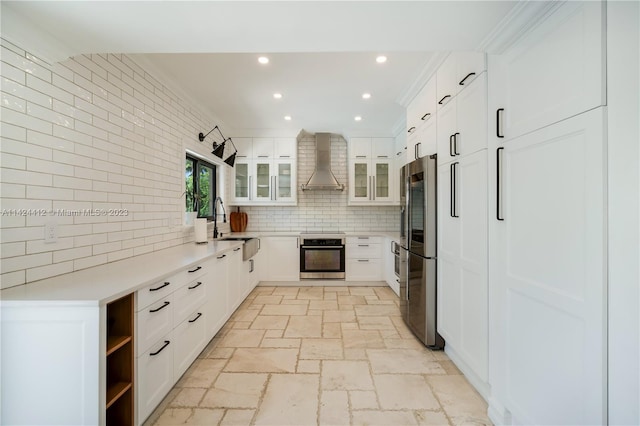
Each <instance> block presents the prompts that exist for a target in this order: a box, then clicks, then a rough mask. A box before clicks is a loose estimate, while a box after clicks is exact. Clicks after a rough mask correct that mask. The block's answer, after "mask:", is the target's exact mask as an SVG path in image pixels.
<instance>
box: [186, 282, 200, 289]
mask: <svg viewBox="0 0 640 426" xmlns="http://www.w3.org/2000/svg"><path fill="white" fill-rule="evenodd" d="M201 285H202V281H198V284H196V285H194V286H193V287H187V288H188V289H189V290H193V289H194V288H198V287H200V286H201Z"/></svg>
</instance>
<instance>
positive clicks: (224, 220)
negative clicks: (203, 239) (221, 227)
mask: <svg viewBox="0 0 640 426" xmlns="http://www.w3.org/2000/svg"><path fill="white" fill-rule="evenodd" d="M218 202H220V207H222V223H227V212H226V211H225V210H224V204H222V198H220V197H216V199H215V200H213V239H214V240H215V239H216V238H218V209H217V208H216V206H217V205H218Z"/></svg>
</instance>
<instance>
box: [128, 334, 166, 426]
mask: <svg viewBox="0 0 640 426" xmlns="http://www.w3.org/2000/svg"><path fill="white" fill-rule="evenodd" d="M172 345H173V346H175V341H174V339H173V332H169V333H168V334H166V335H165V336H164V337H163V338H162V339H161V340H159V341H158V342H157V343H156V344H154V345H153V346H151V347H150V348H149V349H148V350H145V351H143V352H142V353H138V358H137V377H138V380H137V381H136V385H137V387H138V397H137V402H138V404H137V413H138V423H137V424H139V425H141V424H142V423H143V422H144V421H145V419H146V418H147V417H149V414H151V412H152V411H153V410H154V409H155V408H156V406H157V405H158V404H159V403H160V401H162V399H163V398H164V396H165V395H166V394H167V393H168V392H169V391H170V390H171V387H172V386H173V384H174V383H175V381H174V377H173V346H172Z"/></svg>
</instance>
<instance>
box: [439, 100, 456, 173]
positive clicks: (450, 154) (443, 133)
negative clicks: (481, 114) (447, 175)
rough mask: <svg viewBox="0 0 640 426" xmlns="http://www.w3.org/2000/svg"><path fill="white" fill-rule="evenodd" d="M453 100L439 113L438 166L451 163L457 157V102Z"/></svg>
mask: <svg viewBox="0 0 640 426" xmlns="http://www.w3.org/2000/svg"><path fill="white" fill-rule="evenodd" d="M456 101H457V100H456V98H454V99H453V100H451V101H450V102H448V103H447V105H445V106H444V108H441V109H440V110H439V111H438V116H437V118H438V128H437V142H438V164H444V163H449V162H451V161H453V160H454V158H455V157H456V152H455V150H454V148H455V146H454V142H453V139H454V138H455V137H456V136H457V135H456V133H457V132H458V131H457V125H458V123H457V105H456V104H457V102H456Z"/></svg>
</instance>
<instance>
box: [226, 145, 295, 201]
mask: <svg viewBox="0 0 640 426" xmlns="http://www.w3.org/2000/svg"><path fill="white" fill-rule="evenodd" d="M236 140H237V141H238V142H236ZM233 141H234V143H235V144H236V148H237V149H238V159H237V160H236V163H235V166H234V168H233V175H234V179H233V189H232V197H231V204H232V205H237V206H246V205H261V206H264V205H295V204H296V203H297V194H298V192H297V178H296V171H297V162H296V157H297V155H296V154H297V143H296V140H295V138H237V139H234V140H233Z"/></svg>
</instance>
